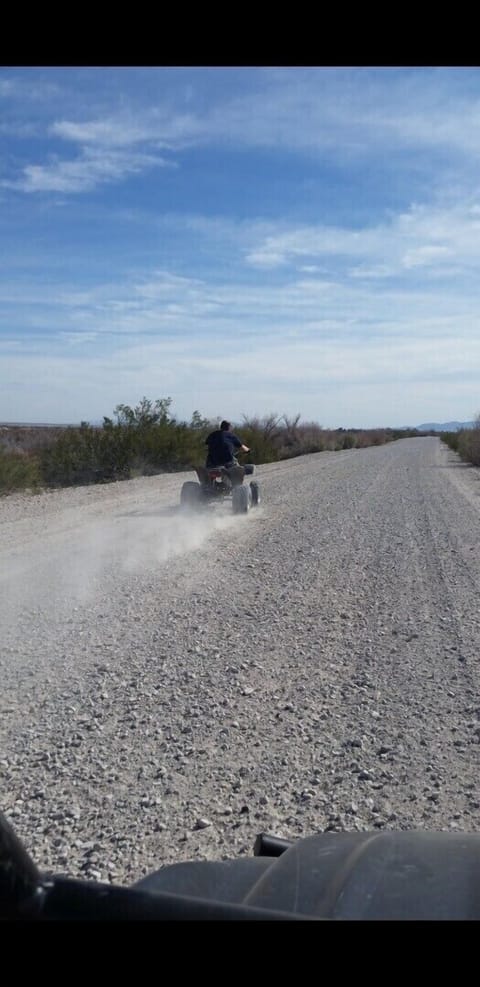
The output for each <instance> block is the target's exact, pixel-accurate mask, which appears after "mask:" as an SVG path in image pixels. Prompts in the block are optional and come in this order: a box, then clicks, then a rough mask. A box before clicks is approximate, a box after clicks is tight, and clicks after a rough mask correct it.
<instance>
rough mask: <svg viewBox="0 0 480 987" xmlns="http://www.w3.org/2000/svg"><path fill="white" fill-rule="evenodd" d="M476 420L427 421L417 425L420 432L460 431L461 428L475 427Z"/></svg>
mask: <svg viewBox="0 0 480 987" xmlns="http://www.w3.org/2000/svg"><path fill="white" fill-rule="evenodd" d="M474 425H475V422H443V424H442V425H439V424H438V422H427V423H426V424H424V425H415V428H417V429H418V431H419V432H459V431H460V429H461V428H473V426H474Z"/></svg>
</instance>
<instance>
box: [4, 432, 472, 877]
mask: <svg viewBox="0 0 480 987" xmlns="http://www.w3.org/2000/svg"><path fill="white" fill-rule="evenodd" d="M257 473H258V479H259V481H260V483H261V486H262V493H263V497H264V499H263V503H262V505H261V506H260V507H259V508H258V509H257V510H255V511H252V512H251V513H250V514H249V515H248V516H247V517H236V516H233V515H232V514H231V510H230V508H229V506H228V505H223V506H222V505H218V506H217V507H215V508H212V509H208V510H206V511H205V512H203V513H202V514H201V515H198V516H196V515H190V514H186V513H184V512H182V511H180V509H179V507H178V501H179V491H180V486H181V484H182V482H183V481H184V480H185V479H192V478H193V474H190V473H185V474H175V475H166V476H159V477H150V478H142V479H138V480H133V481H130V482H127V483H116V484H111V485H106V486H97V487H85V488H79V489H71V490H61V491H55V492H49V493H43V494H39V495H28V494H22V495H13V496H10V497H4V498H2V499H1V500H0V536H1V538H0V592H1V599H2V603H1V618H0V631H1V642H2V644H1V654H0V671H1V676H2V690H1V692H2V695H1V701H0V782H1V799H0V808H1V809H2V811H4V812H5V814H6V815H7V818H8V819H9V820H10V821H11V822H12V823H13V825H14V827H15V830H16V832H17V833H18V835H19V836H20V838H21V839H22V840H23V841H24V843H25V845H26V847H27V849H28V850H29V852H30V853H31V854H32V855H33V857H34V859H35V860H36V862H37V864H38V866H39V867H40V868H41V869H43V870H48V871H52V870H54V871H56V872H59V873H64V874H70V875H71V876H80V877H83V878H86V879H93V880H104V881H112V882H115V883H124V884H126V883H132V882H133V881H135V880H138V879H140V878H141V877H142V876H143V875H145V874H146V873H148V872H149V871H151V870H154V869H156V868H158V867H160V866H163V865H165V864H168V863H172V862H175V861H179V860H189V859H197V858H198V859H223V858H228V857H235V856H238V855H242V854H243V855H245V854H248V855H250V854H251V853H252V848H253V843H254V839H255V836H256V834H257V833H259V832H262V831H265V832H269V833H273V834H275V835H278V836H282V837H285V838H288V839H296V838H299V837H302V836H306V835H308V834H311V833H315V832H320V831H341V830H349V831H353V830H372V829H374V830H377V829H378V830H381V829H394V830H404V829H426V830H461V831H464V832H479V831H480V770H479V769H480V691H479V687H480V610H479V606H478V600H479V596H480V552H479V549H478V546H479V544H480V471H479V470H476V469H474V468H473V467H469V466H466V465H464V464H462V463H460V461H459V460H458V459H457V457H456V456H455V455H454V454H453V453H452V452H450V451H449V450H448V449H447V448H446V447H445V446H444V445H442V443H441V442H440V440H439V439H437V438H433V437H428V438H415V439H404V440H401V441H399V442H396V443H392V444H390V445H388V446H380V447H372V448H368V449H363V450H355V449H353V450H348V451H345V452H340V453H320V454H317V455H312V456H306V457H302V458H300V459H296V460H290V461H289V462H284V463H278V464H273V465H268V466H261V467H259V468H258V470H257Z"/></svg>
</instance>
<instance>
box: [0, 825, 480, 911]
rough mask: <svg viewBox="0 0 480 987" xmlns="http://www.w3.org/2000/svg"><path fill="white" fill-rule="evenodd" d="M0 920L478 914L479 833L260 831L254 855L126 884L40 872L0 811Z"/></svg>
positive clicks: (183, 866)
mask: <svg viewBox="0 0 480 987" xmlns="http://www.w3.org/2000/svg"><path fill="white" fill-rule="evenodd" d="M0 919H3V920H8V919H10V920H12V919H16V920H18V919H20V920H22V919H23V920H32V919H36V920H40V921H55V920H64V921H65V920H67V921H80V920H85V919H94V920H96V921H102V920H103V921H105V920H112V919H117V920H118V919H121V920H130V921H131V920H142V919H149V920H151V919H157V920H172V919H175V920H187V921H188V920H192V919H193V920H205V919H207V920H218V919H220V920H224V921H232V920H233V921H242V920H252V919H253V920H256V921H272V920H277V921H294V920H295V921H298V920H303V921H305V920H315V919H316V920H335V919H337V920H338V919H342V920H352V919H363V920H392V919H413V920H419V919H425V920H428V921H431V920H439V919H447V920H452V919H457V920H472V919H476V920H478V919H480V836H479V835H476V834H472V833H434V832H425V831H407V832H387V831H384V832H378V830H377V831H375V832H364V833H359V832H355V833H346V832H341V833H333V832H327V833H319V834H318V835H316V836H309V837H307V838H306V839H302V840H298V841H297V842H295V843H290V842H288V841H287V840H282V839H279V838H277V837H273V836H267V835H266V834H260V835H259V836H258V837H257V840H256V843H255V847H254V856H253V857H243V858H241V859H239V860H221V861H210V860H209V861H198V860H197V861H189V862H185V863H178V864H172V865H170V866H167V867H163V868H162V869H161V870H157V871H155V872H153V873H151V874H148V875H147V877H144V878H143V879H142V880H140V881H138V882H137V883H136V884H134V885H133V886H131V887H119V886H115V885H111V884H101V883H97V882H91V881H80V880H77V879H74V878H69V877H65V876H56V875H51V874H42V873H41V872H40V871H38V870H37V867H36V865H35V864H34V862H33V860H32V859H31V858H30V857H29V855H28V854H27V852H26V850H25V848H24V847H23V845H22V844H21V843H20V841H19V840H18V838H17V836H16V835H15V833H14V831H13V829H12V828H11V826H10V825H9V823H8V822H7V820H6V819H5V817H4V816H2V814H1V813H0Z"/></svg>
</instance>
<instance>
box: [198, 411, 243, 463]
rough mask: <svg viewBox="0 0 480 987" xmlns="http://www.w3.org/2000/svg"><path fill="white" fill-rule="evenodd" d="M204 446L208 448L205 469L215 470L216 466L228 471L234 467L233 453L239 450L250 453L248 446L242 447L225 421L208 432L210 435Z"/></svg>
mask: <svg viewBox="0 0 480 987" xmlns="http://www.w3.org/2000/svg"><path fill="white" fill-rule="evenodd" d="M205 445H206V446H207V447H208V454H207V461H206V463H205V465H206V468H207V469H215V467H216V466H223V467H225V469H229V468H230V467H232V466H236V459H235V451H236V450H237V449H240V450H241V452H250V449H249V448H248V446H245V445H243V443H242V442H241V441H240V439H239V438H238V436H237V435H234V434H233V432H232V426H231V423H230V422H227V421H225V420H224V421H223V422H222V424H221V425H220V428H219V429H216V431H215V432H210V435H208V436H207V438H206V439H205Z"/></svg>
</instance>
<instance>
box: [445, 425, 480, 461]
mask: <svg viewBox="0 0 480 987" xmlns="http://www.w3.org/2000/svg"><path fill="white" fill-rule="evenodd" d="M440 438H441V439H442V442H445V443H446V445H447V446H449V447H450V449H453V451H454V452H457V453H458V455H459V456H460V459H463V461H464V462H465V463H472V465H473V466H480V413H479V414H478V415H477V417H476V418H475V422H474V425H473V428H461V429H459V430H458V432H441V433H440Z"/></svg>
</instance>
